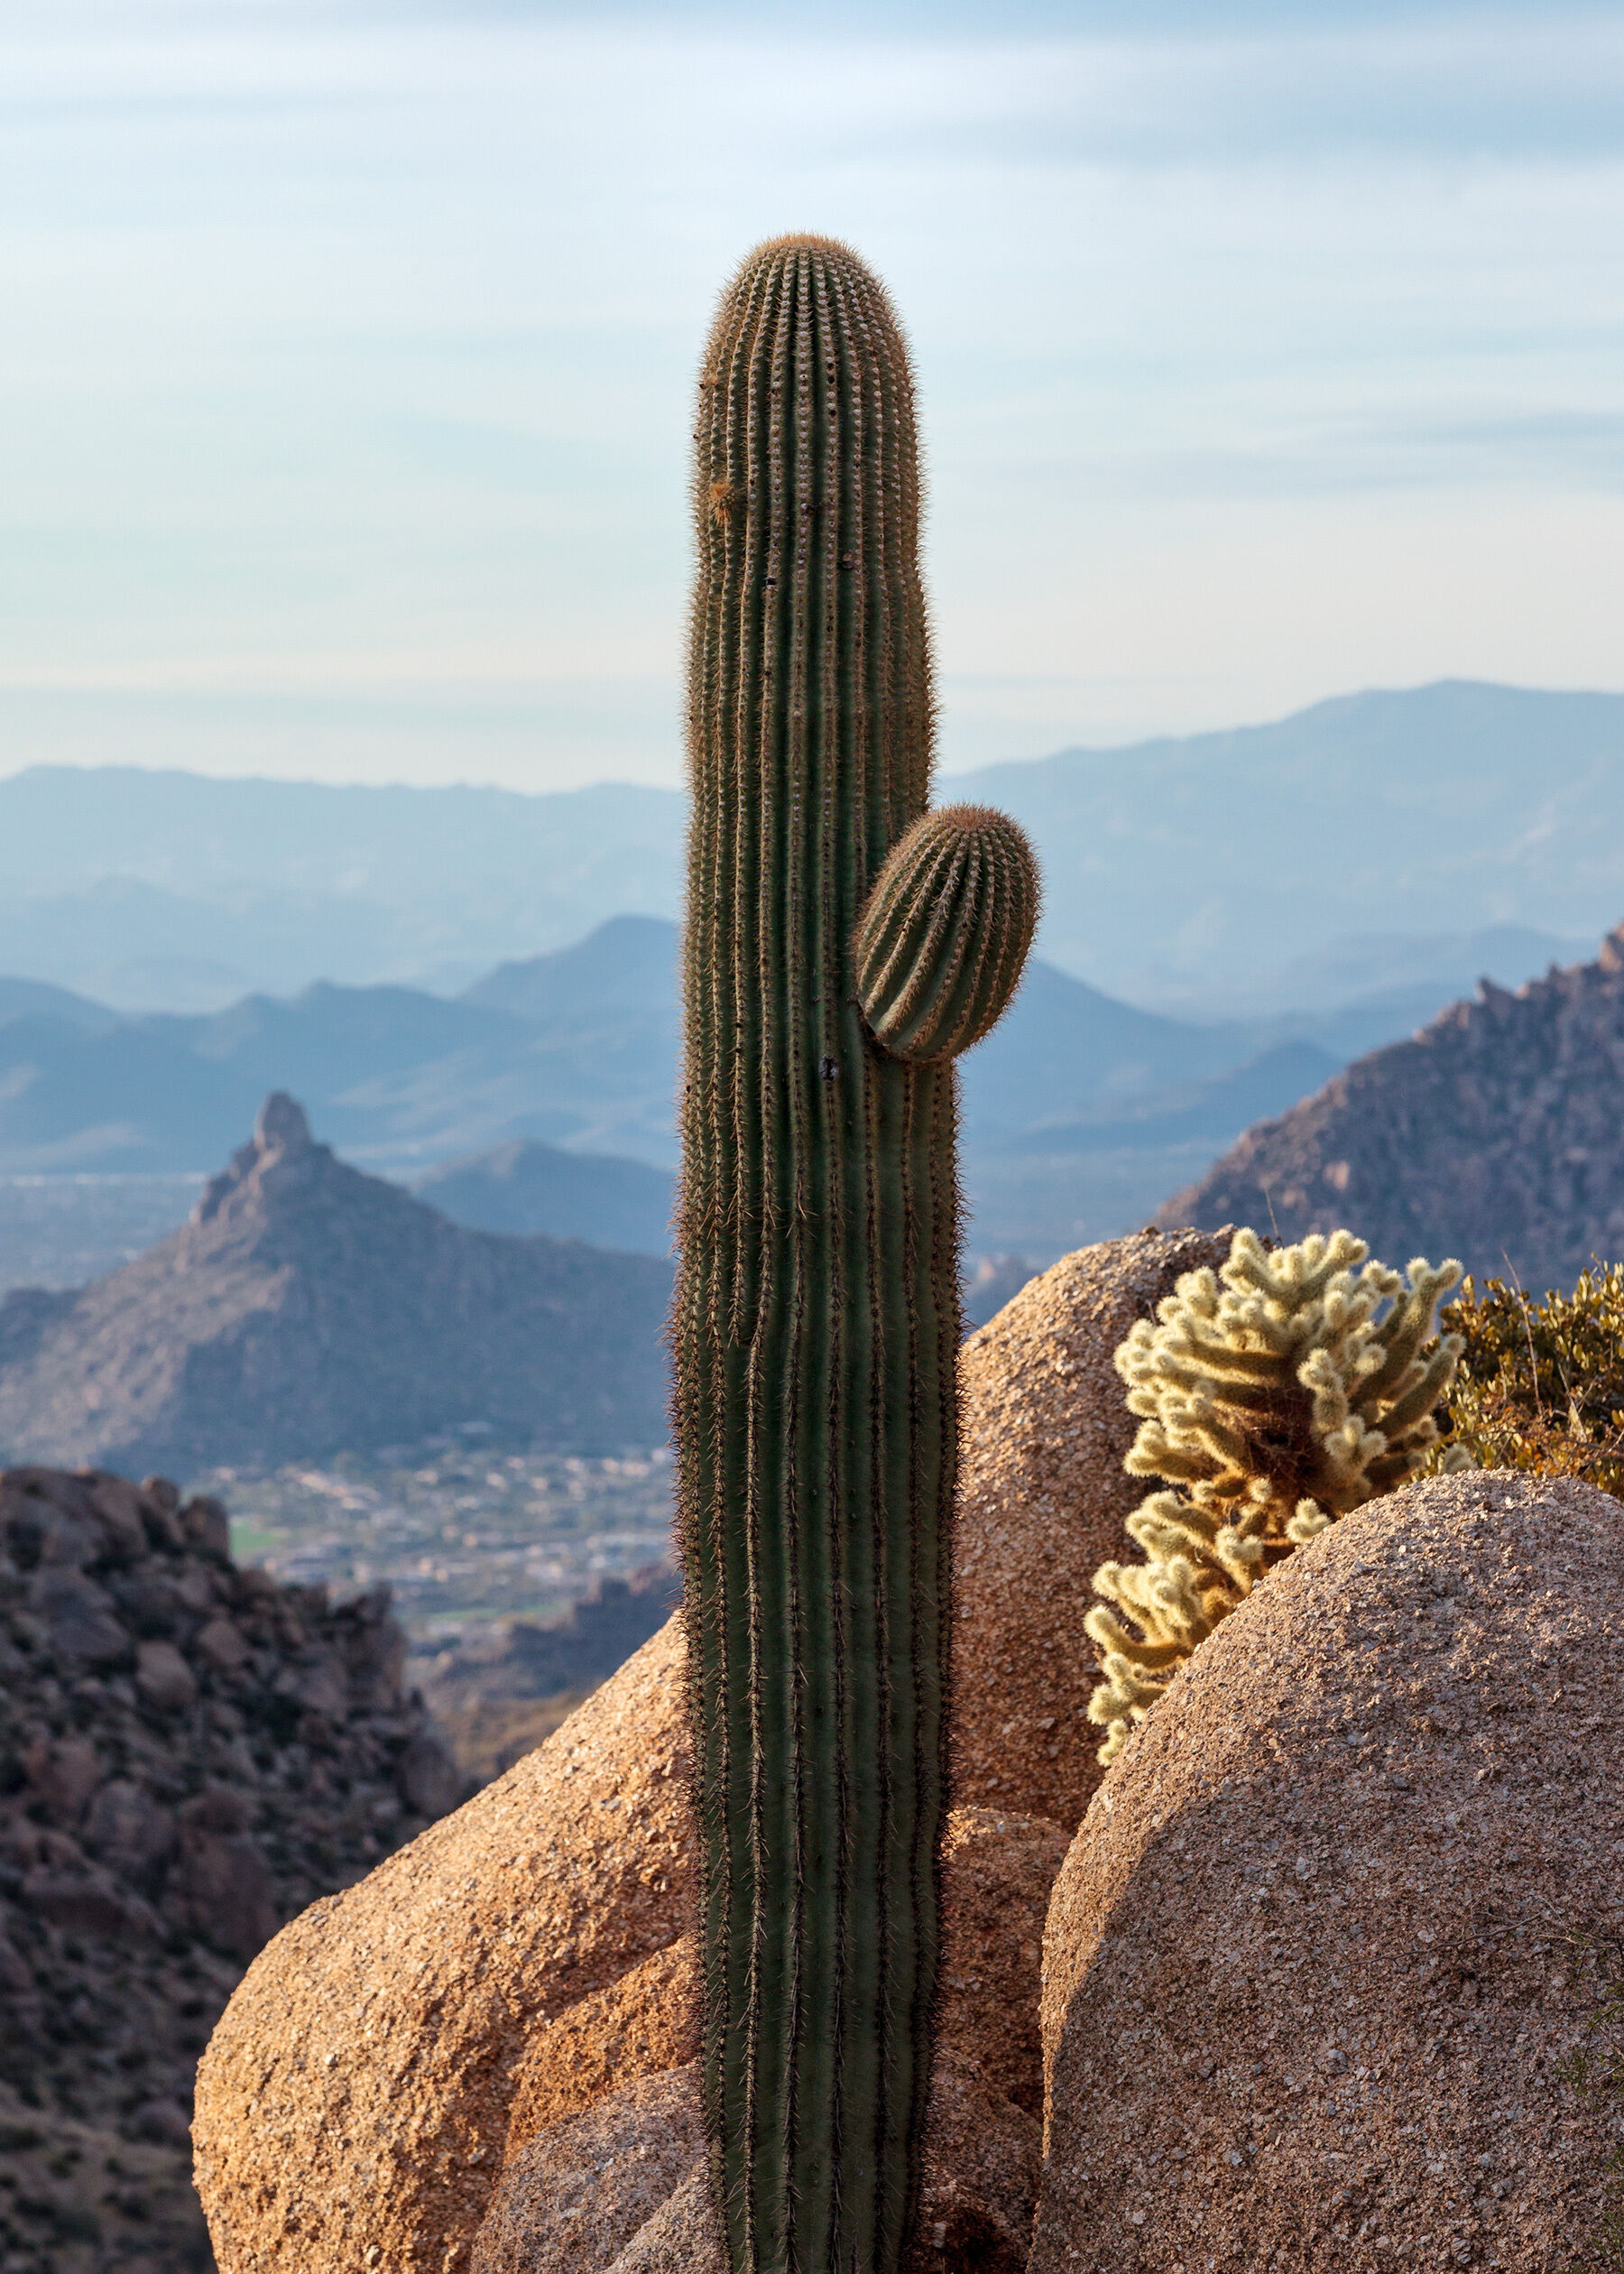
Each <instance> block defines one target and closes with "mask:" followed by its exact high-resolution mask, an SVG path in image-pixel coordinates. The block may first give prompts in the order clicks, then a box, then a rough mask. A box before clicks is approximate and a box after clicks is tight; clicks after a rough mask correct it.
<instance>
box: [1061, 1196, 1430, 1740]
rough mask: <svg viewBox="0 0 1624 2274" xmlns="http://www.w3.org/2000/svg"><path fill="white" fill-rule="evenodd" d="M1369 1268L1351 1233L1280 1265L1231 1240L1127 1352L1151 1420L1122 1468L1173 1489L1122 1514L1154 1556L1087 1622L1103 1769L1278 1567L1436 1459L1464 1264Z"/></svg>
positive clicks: (1120, 1360)
mask: <svg viewBox="0 0 1624 2274" xmlns="http://www.w3.org/2000/svg"><path fill="white" fill-rule="evenodd" d="M1367 1253H1368V1250H1367V1249H1366V1246H1365V1243H1364V1242H1363V1241H1362V1240H1359V1239H1355V1238H1354V1236H1353V1234H1352V1233H1351V1232H1333V1234H1331V1236H1330V1238H1329V1239H1326V1238H1324V1236H1323V1235H1322V1234H1318V1233H1315V1234H1313V1235H1312V1236H1311V1237H1310V1238H1308V1239H1306V1240H1305V1241H1303V1242H1302V1243H1301V1245H1300V1246H1297V1247H1287V1248H1279V1249H1277V1250H1275V1251H1273V1252H1272V1253H1271V1252H1270V1251H1269V1249H1267V1248H1266V1247H1265V1246H1264V1244H1263V1243H1262V1241H1261V1240H1260V1238H1259V1237H1258V1235H1257V1234H1256V1233H1255V1232H1250V1231H1241V1232H1237V1233H1236V1234H1235V1237H1234V1240H1233V1242H1232V1245H1231V1248H1230V1253H1229V1260H1228V1262H1225V1263H1224V1264H1223V1266H1222V1268H1221V1270H1220V1271H1218V1272H1216V1273H1213V1271H1186V1274H1185V1276H1184V1277H1183V1278H1182V1279H1181V1280H1179V1282H1178V1285H1177V1288H1176V1290H1175V1291H1174V1293H1173V1294H1171V1295H1169V1296H1167V1298H1166V1299H1165V1300H1164V1301H1163V1302H1162V1303H1161V1304H1160V1305H1159V1306H1158V1312H1157V1317H1158V1324H1156V1325H1154V1326H1153V1325H1152V1324H1151V1322H1150V1321H1149V1319H1143V1318H1142V1319H1140V1320H1139V1321H1138V1322H1137V1323H1136V1324H1135V1326H1134V1328H1133V1331H1132V1332H1131V1334H1130V1336H1129V1337H1128V1339H1127V1341H1126V1342H1125V1343H1124V1344H1123V1345H1122V1346H1121V1349H1120V1350H1119V1351H1118V1352H1117V1354H1116V1365H1117V1372H1118V1373H1120V1374H1121V1376H1122V1378H1123V1380H1124V1381H1125V1382H1127V1383H1128V1385H1129V1391H1128V1406H1129V1410H1130V1412H1133V1413H1138V1414H1141V1415H1142V1416H1143V1417H1144V1419H1143V1420H1142V1422H1141V1423H1140V1432H1139V1436H1138V1437H1136V1438H1135V1440H1134V1445H1133V1449H1132V1451H1131V1452H1130V1454H1129V1456H1128V1459H1127V1464H1126V1465H1127V1467H1128V1470H1129V1472H1130V1474H1132V1475H1134V1476H1158V1477H1161V1478H1163V1479H1164V1480H1165V1481H1166V1483H1167V1485H1168V1487H1169V1488H1170V1489H1169V1490H1167V1491H1165V1492H1159V1493H1151V1494H1150V1496H1149V1499H1148V1500H1147V1501H1145V1502H1143V1504H1142V1505H1141V1506H1140V1508H1138V1509H1137V1510H1136V1511H1134V1513H1133V1514H1132V1515H1131V1516H1130V1518H1129V1519H1128V1530H1129V1533H1130V1536H1131V1538H1132V1539H1134V1540H1135V1541H1136V1542H1137V1543H1138V1545H1139V1546H1140V1548H1143V1550H1144V1553H1145V1561H1144V1562H1143V1563H1142V1564H1131V1565H1124V1564H1117V1563H1108V1564H1103V1565H1102V1566H1101V1567H1100V1568H1099V1570H1098V1571H1096V1572H1095V1574H1094V1581H1093V1584H1094V1588H1095V1591H1096V1593H1098V1594H1100V1595H1103V1596H1104V1597H1105V1598H1106V1602H1105V1603H1104V1604H1095V1605H1094V1607H1093V1610H1092V1611H1091V1612H1090V1613H1089V1614H1088V1617H1087V1620H1086V1622H1085V1623H1086V1626H1087V1630H1088V1632H1089V1634H1090V1636H1091V1637H1092V1638H1093V1641H1095V1642H1097V1643H1098V1644H1099V1646H1100V1651H1101V1665H1100V1670H1101V1672H1102V1674H1103V1677H1104V1678H1103V1681H1102V1682H1101V1684H1100V1686H1099V1687H1098V1688H1097V1689H1096V1690H1095V1692H1094V1694H1093V1698H1092V1699H1091V1700H1090V1702H1089V1707H1088V1712H1089V1718H1090V1720H1091V1721H1094V1722H1098V1723H1101V1724H1103V1725H1104V1728H1105V1731H1106V1737H1105V1742H1104V1743H1103V1745H1102V1746H1101V1748H1100V1759H1101V1760H1102V1761H1112V1760H1114V1758H1115V1757H1116V1755H1117V1753H1118V1752H1120V1751H1121V1747H1122V1745H1123V1743H1124V1742H1125V1741H1126V1739H1127V1736H1128V1732H1129V1728H1130V1724H1132V1723H1134V1722H1139V1721H1142V1720H1143V1719H1144V1717H1145V1715H1146V1714H1147V1713H1148V1712H1149V1709H1150V1707H1151V1706H1153V1705H1154V1704H1155V1702H1156V1700H1157V1698H1158V1697H1159V1696H1161V1693H1162V1692H1163V1690H1164V1689H1166V1687H1167V1684H1168V1682H1169V1681H1170V1680H1171V1679H1172V1678H1173V1676H1174V1674H1175V1673H1176V1670H1177V1669H1178V1668H1179V1666H1180V1665H1182V1663H1183V1662H1184V1660H1185V1659H1186V1658H1188V1657H1189V1655H1190V1653H1191V1651H1192V1650H1194V1649H1195V1645H1196V1644H1197V1643H1198V1642H1199V1641H1202V1639H1203V1638H1204V1636H1205V1635H1208V1634H1210V1633H1211V1632H1212V1631H1213V1628H1214V1627H1215V1626H1216V1625H1217V1624H1218V1622H1219V1621H1220V1620H1221V1619H1224V1618H1227V1617H1228V1616H1229V1614H1230V1613H1231V1612H1232V1610H1233V1609H1234V1608H1235V1606H1236V1604H1239V1603H1241V1602H1243V1601H1244V1599H1245V1598H1246V1596H1247V1595H1250V1593H1251V1591H1252V1589H1253V1588H1254V1587H1255V1586H1256V1585H1257V1584H1258V1582H1259V1580H1260V1579H1261V1578H1262V1577H1263V1576H1265V1575H1266V1573H1267V1572H1269V1569H1270V1568H1271V1567H1273V1566H1274V1565H1275V1564H1277V1563H1279V1562H1280V1561H1281V1560H1282V1559H1283V1558H1285V1557H1287V1556H1288V1555H1290V1554H1291V1552H1292V1550H1293V1549H1294V1548H1298V1547H1300V1546H1301V1545H1302V1544H1303V1542H1304V1541H1305V1540H1308V1539H1313V1538H1314V1536H1315V1533H1316V1532H1318V1531H1323V1530H1324V1527H1325V1526H1326V1525H1327V1524H1328V1523H1331V1522H1333V1521H1334V1520H1335V1519H1336V1518H1337V1517H1339V1516H1345V1515H1346V1514H1347V1512H1348V1511H1349V1510H1350V1509H1351V1508H1357V1507H1359V1506H1360V1504H1361V1502H1364V1501H1368V1500H1374V1499H1375V1498H1376V1497H1377V1496H1378V1494H1379V1493H1390V1492H1392V1491H1393V1490H1394V1489H1395V1487H1396V1486H1398V1485H1399V1484H1403V1483H1404V1482H1405V1480H1406V1479H1407V1477H1410V1476H1413V1475H1415V1474H1416V1471H1417V1470H1418V1469H1420V1468H1421V1467H1422V1466H1423V1465H1424V1464H1426V1461H1427V1460H1428V1459H1429V1457H1430V1458H1432V1459H1434V1460H1436V1459H1437V1457H1438V1456H1437V1455H1436V1452H1435V1447H1436V1445H1437V1441H1438V1427H1437V1423H1436V1422H1435V1420H1434V1419H1433V1409H1434V1407H1435V1405H1436V1404H1437V1402H1438V1400H1439V1399H1440V1398H1441V1397H1442V1396H1443V1394H1444V1391H1445V1390H1446V1389H1447V1388H1448V1386H1449V1382H1450V1380H1451V1378H1452V1376H1453V1373H1454V1370H1455V1364H1456V1362H1457V1360H1458V1359H1459V1357H1460V1354H1461V1350H1462V1347H1463V1345H1462V1340H1461V1337H1460V1336H1458V1335H1445V1336H1443V1337H1441V1338H1440V1339H1438V1340H1435V1341H1434V1342H1432V1343H1430V1344H1429V1343H1427V1341H1426V1337H1427V1336H1428V1334H1429V1333H1430V1332H1431V1328H1432V1319H1433V1310H1434V1308H1435V1305H1436V1303H1437V1299H1438V1297H1439V1296H1440V1295H1441V1294H1442V1293H1443V1292H1444V1289H1445V1288H1448V1287H1452V1286H1453V1284H1454V1282H1455V1280H1457V1279H1458V1278H1459V1277H1460V1265H1459V1264H1458V1263H1453V1262H1450V1263H1444V1264H1443V1265H1441V1266H1440V1267H1439V1268H1438V1269H1437V1270H1434V1269H1433V1267H1432V1266H1431V1265H1430V1264H1428V1263H1426V1262H1424V1261H1423V1260H1422V1259H1420V1258H1419V1257H1417V1258H1416V1261H1415V1262H1413V1263H1412V1264H1411V1265H1410V1267H1409V1272H1408V1278H1407V1281H1406V1280H1403V1279H1400V1277H1399V1275H1398V1272H1397V1271H1389V1269H1388V1267H1387V1266H1386V1265H1385V1264H1382V1263H1374V1262H1366V1261H1365V1258H1366V1256H1367ZM1361 1266H1362V1269H1361V1268H1360V1267H1361ZM1221 1281H1222V1284H1220V1282H1221ZM1423 1345H1426V1346H1425V1347H1423ZM1443 1460H1444V1465H1445V1466H1455V1467H1464V1466H1469V1465H1470V1462H1469V1459H1468V1456H1465V1455H1464V1454H1460V1455H1457V1454H1455V1453H1453V1451H1450V1452H1445V1454H1444V1456H1443ZM1108 1604H1115V1605H1116V1610H1115V1611H1113V1610H1112V1609H1109V1608H1108V1607H1107V1605H1108ZM1117 1611H1121V1612H1122V1613H1125V1614H1126V1616H1127V1617H1128V1618H1129V1619H1130V1620H1131V1621H1132V1622H1133V1626H1134V1627H1135V1628H1137V1629H1138V1630H1139V1631H1138V1632H1137V1633H1135V1632H1130V1629H1129V1628H1128V1627H1126V1626H1124V1625H1123V1623H1122V1621H1121V1619H1120V1618H1119V1617H1118V1616H1117Z"/></svg>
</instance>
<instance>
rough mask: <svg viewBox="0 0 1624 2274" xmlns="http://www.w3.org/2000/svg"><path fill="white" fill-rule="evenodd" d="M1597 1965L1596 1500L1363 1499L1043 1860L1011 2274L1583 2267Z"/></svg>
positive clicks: (1623, 1707)
mask: <svg viewBox="0 0 1624 2274" xmlns="http://www.w3.org/2000/svg"><path fill="white" fill-rule="evenodd" d="M1621 1957H1624V1508H1620V1506H1619V1502H1617V1501H1615V1500H1612V1499H1610V1497H1608V1496H1607V1495H1606V1494H1604V1493H1600V1492H1598V1491H1596V1490H1594V1489H1593V1488H1592V1487H1591V1486H1589V1485H1584V1484H1574V1483H1573V1482H1571V1481H1568V1480H1551V1479H1538V1478H1519V1477H1513V1476H1510V1475H1509V1474H1503V1473H1492V1472H1491V1473H1487V1474H1483V1473H1468V1474H1461V1475H1455V1476H1450V1477H1445V1478H1435V1479H1432V1480H1429V1481H1426V1482H1421V1483H1417V1484H1412V1485H1409V1486H1407V1487H1406V1488H1405V1489H1404V1490H1403V1491H1402V1492H1400V1493H1395V1494H1394V1495H1393V1496H1392V1497H1391V1498H1389V1499H1387V1500H1381V1501H1376V1502H1370V1504H1369V1505H1368V1506H1367V1507H1365V1508H1362V1509H1360V1510H1357V1511H1354V1513H1352V1515H1350V1516H1347V1517H1344V1518H1343V1520H1342V1521H1341V1522H1340V1523H1338V1524H1336V1525H1335V1526H1333V1528H1332V1529H1331V1530H1328V1531H1326V1532H1325V1533H1324V1534H1322V1535H1321V1537H1320V1538H1319V1539H1316V1540H1315V1541H1314V1542H1313V1543H1312V1544H1311V1545H1310V1546H1308V1547H1306V1548H1303V1549H1302V1550H1301V1551H1300V1552H1299V1553H1298V1554H1296V1556H1294V1557H1293V1558H1291V1559H1290V1561H1289V1562H1288V1563H1287V1564H1285V1565H1283V1566H1281V1567H1280V1568H1279V1569H1278V1571H1277V1572H1275V1573H1274V1574H1272V1575H1271V1576H1270V1577H1269V1580H1268V1581H1267V1582H1266V1584H1265V1585H1263V1586H1262V1587H1261V1588H1260V1589H1259V1590H1258V1591H1257V1592H1256V1593H1255V1594H1254V1595H1252V1596H1251V1597H1250V1599H1249V1600H1248V1601H1247V1602H1246V1603H1245V1604H1242V1605H1241V1608H1240V1610H1238V1611H1237V1612H1236V1613H1234V1615H1233V1616H1232V1618H1230V1619H1229V1620H1227V1621H1226V1622H1224V1624H1223V1626H1221V1627H1220V1628H1219V1629H1218V1630H1217V1632H1215V1633H1214V1634H1213V1636H1211V1637H1210V1638H1209V1640H1208V1641H1205V1642H1204V1643H1203V1645H1202V1647H1201V1649H1200V1650H1199V1651H1197V1653H1196V1654H1195V1658H1194V1659H1192V1660H1191V1661H1190V1662H1189V1664H1188V1665H1187V1667H1186V1669H1184V1671H1183V1672H1182V1673H1181V1674H1180V1675H1179V1676H1178V1678H1176V1681H1175V1682H1174V1683H1173V1685H1172V1687H1170V1689H1169V1690H1168V1692H1167V1696H1165V1697H1164V1698H1163V1699H1162V1700H1161V1701H1160V1702H1159V1703H1158V1706H1157V1707H1156V1709H1155V1711H1154V1712H1153V1713H1152V1714H1151V1715H1149V1718H1148V1720H1147V1721H1146V1722H1145V1723H1144V1724H1143V1725H1142V1726H1141V1727H1140V1729H1139V1730H1138V1731H1137V1732H1136V1733H1135V1734H1134V1735H1133V1737H1132V1738H1131V1739H1130V1742H1129V1743H1128V1745H1127V1747H1126V1748H1125V1750H1124V1751H1123V1752H1122V1754H1121V1757H1120V1759H1119V1760H1118V1761H1116V1763H1115V1764H1114V1765H1113V1767H1112V1770H1110V1772H1109V1774H1108V1776H1107V1778H1106V1779H1105V1781H1104V1783H1103V1786H1102V1788H1101V1789H1100V1790H1099V1792H1098V1793H1097V1794H1096V1795H1095V1798H1094V1799H1093V1804H1092V1805H1091V1807H1090V1808H1089V1811H1088V1815H1087V1816H1086V1818H1085V1820H1084V1824H1083V1826H1082V1829H1081V1830H1080V1832H1079V1833H1078V1835H1077V1837H1076V1840H1075V1844H1074V1845H1073V1847H1072V1850H1071V1853H1070V1854H1069V1855H1068V1857H1067V1859H1066V1866H1065V1868H1064V1871H1063V1872H1062V1873H1061V1876H1060V1879H1059V1881H1058V1882H1057V1887H1056V1890H1055V1895H1054V1900H1053V1904H1052V1906H1051V1909H1050V1913H1049V1923H1048V1931H1047V1940H1046V1945H1045V1956H1044V1965H1045V1978H1044V1991H1043V2024H1044V2046H1045V2058H1046V2064H1047V2071H1048V2098H1047V2164H1046V2171H1045V2177H1044V2183H1043V2194H1042V2199H1041V2204H1040V2208H1039V2212H1038V2227H1037V2235H1036V2241H1035V2244H1034V2248H1033V2254H1032V2260H1031V2266H1032V2274H1126V2269H1135V2270H1136V2274H1175V2269H1195V2268H1213V2267H1216V2268H1220V2269H1223V2268H1232V2269H1240V2268H1242V2267H1246V2268H1252V2267H1265V2266H1269V2267H1291V2268H1296V2269H1325V2270H1326V2274H1329V2270H1330V2269H1351V2268H1359V2269H1366V2268H1368V2269H1373V2274H1380V2269H1387V2268H1397V2267H1398V2266H1399V2265H1404V2264H1407V2265H1412V2266H1425V2267H1426V2268H1428V2269H1436V2268H1444V2267H1453V2266H1462V2267H1468V2266H1483V2267H1496V2268H1499V2269H1505V2274H1550V2269H1555V2268H1557V2267H1565V2266H1569V2265H1573V2266H1581V2265H1582V2266H1588V2265H1591V2264H1592V2263H1595V2264H1600V2263H1601V2262H1602V2261H1601V2260H1600V2259H1593V2258H1592V2256H1591V2252H1592V2249H1593V2248H1594V2246H1595V2245H1596V2244H1597V2242H1598V2241H1599V2239H1600V2237H1601V2232H1602V2230H1603V2225H1604V2222H1605V2221H1606V2220H1607V2218H1608V2217H1609V2216H1610V2215H1613V2214H1618V2213H1619V2210H1620V2205H1619V2199H1618V2182H1617V2173H1616V2169H1614V2170H1611V2171H1610V2168H1609V2158H1610V2157H1611V2156H1613V2155H1614V2153H1615V2151H1616V2150H1617V2149H1619V2145H1620V2143H1621V2142H1624V2089H1621V2088H1620V2078H1621V2077H1624V2066H1621V2057H1624V2010H1621V2009H1620V2005H1619V1998H1618V1985H1619V1979H1620V1975H1619V1966H1620V1959H1621ZM1585 2061H1588V2065H1589V2066H1588V2078H1587V2077H1585V2076H1582V2075H1581V2074H1580V2070H1579V2068H1578V2067H1577V2066H1576V2063H1578V2062H1585ZM1615 2232H1616V2230H1615ZM1615 2247H1616V2246H1615Z"/></svg>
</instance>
